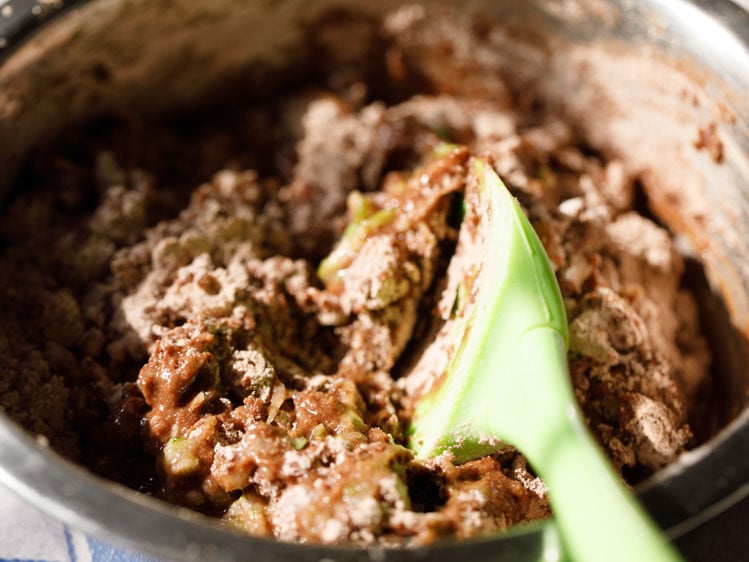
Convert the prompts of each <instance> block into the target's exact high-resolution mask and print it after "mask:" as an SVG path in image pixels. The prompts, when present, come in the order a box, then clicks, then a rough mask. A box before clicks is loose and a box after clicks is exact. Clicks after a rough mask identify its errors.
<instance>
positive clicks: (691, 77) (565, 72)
mask: <svg viewBox="0 0 749 562" xmlns="http://www.w3.org/2000/svg"><path fill="white" fill-rule="evenodd" d="M742 1H743V0H742ZM453 3H454V4H458V5H460V6H461V9H464V10H480V12H481V13H482V14H483V15H484V17H491V18H493V19H496V20H497V21H501V22H505V23H508V24H512V25H514V26H520V27H523V26H527V27H530V28H532V29H534V30H536V31H539V30H545V31H546V32H547V33H548V34H549V35H548V37H547V39H548V40H549V41H550V43H549V44H550V45H553V47H554V49H551V50H547V51H545V54H543V55H538V53H536V52H535V51H533V52H531V51H519V52H517V53H514V54H513V57H511V58H512V60H508V67H510V68H512V69H514V70H513V71H514V72H517V73H518V79H519V80H521V81H522V80H527V81H528V82H529V83H534V84H535V87H539V88H544V87H547V89H548V93H549V95H550V96H552V97H553V98H555V99H557V100H558V101H559V103H561V104H563V105H564V106H565V107H566V108H567V110H568V111H569V112H570V114H572V115H574V116H576V117H577V119H579V122H580V125H581V127H582V128H583V129H585V130H586V131H587V133H588V134H589V136H590V137H591V139H592V141H593V143H594V144H597V145H599V146H600V148H602V149H605V150H609V151H612V152H614V153H617V154H620V155H623V156H624V157H626V158H628V162H629V164H630V165H631V166H633V167H637V166H639V167H640V168H642V169H650V168H652V169H653V170H654V172H653V173H652V174H650V175H649V176H648V177H649V179H650V180H651V184H652V185H651V187H650V188H649V189H650V190H649V191H648V194H649V196H650V197H651V200H652V201H653V202H654V203H655V204H659V203H661V204H662V205H661V207H660V209H661V211H662V212H663V216H662V217H661V218H662V220H664V222H666V223H668V224H669V225H670V226H672V227H673V228H674V229H676V230H677V231H680V232H681V233H682V235H683V240H684V244H685V248H686V249H687V251H691V252H694V253H695V254H696V255H700V256H701V257H703V258H705V260H706V264H707V273H708V279H709V281H710V286H709V288H710V289H711V290H714V291H716V292H719V293H720V295H721V296H722V299H723V302H724V303H725V305H726V310H721V309H720V307H719V306H716V307H713V308H711V307H710V306H708V305H706V308H707V311H708V313H710V314H709V315H712V318H713V322H712V324H711V326H712V329H713V330H714V332H715V334H716V337H715V345H716V346H718V347H717V349H718V351H719V354H718V355H719V356H720V362H719V365H718V371H719V372H720V375H721V377H722V380H723V384H724V386H725V388H726V407H727V408H728V409H733V413H734V414H736V415H737V416H738V417H735V419H733V421H732V422H731V423H730V424H729V425H728V426H727V427H725V428H724V429H723V430H722V432H721V433H720V434H719V435H718V436H717V437H716V438H715V439H713V440H712V441H711V442H709V443H707V444H706V445H704V446H702V447H700V448H699V449H697V450H695V451H693V452H691V453H689V454H687V455H685V456H684V458H683V459H682V460H680V462H678V463H676V464H675V465H673V466H671V467H669V468H668V469H666V470H664V471H662V472H661V473H659V474H658V475H657V476H656V477H654V478H652V479H651V480H650V481H648V482H646V483H645V484H644V485H642V486H641V487H640V488H639V489H638V491H639V494H640V497H641V499H642V500H643V501H644V502H645V504H646V506H647V507H648V508H649V509H650V510H651V512H652V513H653V514H654V515H655V516H656V518H657V519H658V521H659V522H660V523H661V524H662V525H663V526H664V527H665V528H667V529H668V530H669V533H670V534H671V535H672V536H677V535H681V534H683V533H684V532H686V531H687V530H689V529H690V528H692V527H694V526H696V525H698V524H700V523H701V522H703V521H704V520H705V519H709V518H710V517H712V516H714V515H715V514H716V513H718V512H720V511H722V510H725V509H728V508H729V506H730V505H731V504H732V503H733V502H735V501H738V500H739V499H740V498H741V497H743V496H745V495H746V494H747V493H748V492H749V485H748V484H747V482H749V410H747V409H746V406H747V395H748V393H749V390H748V389H749V383H748V379H747V375H746V373H747V365H748V364H747V357H748V356H747V355H746V343H745V342H746V330H747V326H749V296H748V295H749V96H747V92H749V15H748V14H747V12H745V11H744V10H743V9H741V8H740V7H739V6H738V5H737V4H735V3H733V2H731V1H730V0H715V1H709V2H708V1H704V0H693V1H686V0H644V1H639V2H635V1H634V0H615V1H611V2H606V1H603V0H565V1H563V2H543V1H537V2H528V3H517V2H512V1H510V0H507V1H506V2H479V1H476V0H472V1H470V2H468V3H460V2H458V1H457V0H455V1H454V2H453ZM157 4H159V3H154V2H148V1H146V0H91V1H89V2H85V3H80V4H79V5H78V6H76V7H72V8H67V9H66V10H65V11H64V13H62V14H60V15H59V16H57V17H55V18H54V19H51V20H49V21H47V22H46V24H45V25H44V26H43V27H42V28H41V29H40V30H39V31H38V32H36V33H33V34H30V33H29V32H28V30H26V31H25V32H24V34H23V35H22V36H19V37H20V39H19V42H18V43H17V44H13V45H10V46H9V47H8V48H5V49H3V50H2V51H0V57H2V59H0V187H3V186H7V184H8V182H9V181H10V179H11V177H12V172H13V170H14V169H15V168H16V166H17V164H18V162H19V161H20V159H21V158H22V157H23V155H24V153H25V152H26V151H27V150H28V149H29V148H30V147H32V146H34V145H35V144H37V143H38V142H40V141H42V140H43V139H45V138H48V137H49V136H51V135H54V133H55V132H57V131H59V130H60V129H61V128H62V127H63V126H64V125H65V124H67V123H70V122H72V121H75V120H78V119H82V118H84V117H85V116H87V115H90V114H92V113H96V112H102V111H107V110H110V109H116V108H117V107H122V106H127V107H130V108H134V109H137V110H140V111H143V112H153V111H163V110H166V109H169V110H173V109H175V108H188V107H190V106H191V105H193V104H195V103H197V102H198V101H199V100H200V99H205V98H210V97H212V96H216V95H218V94H219V93H220V90H221V88H222V87H223V86H224V85H226V84H229V83H232V80H235V78H236V76H237V75H238V74H239V73H240V72H248V73H249V76H251V77H255V78H256V79H258V80H259V79H260V78H261V77H262V78H264V77H266V75H272V74H273V70H274V69H277V68H281V67H283V66H284V65H287V64H288V62H289V60H292V61H293V60H294V59H295V58H297V59H299V60H301V59H302V58H303V56H304V53H303V50H302V49H301V43H300V41H301V38H300V34H299V28H298V27H297V23H298V22H299V21H313V20H314V19H315V18H316V17H317V16H318V15H319V14H321V13H323V12H324V11H325V10H327V9H330V8H331V7H333V6H341V5H343V6H347V7H350V8H352V9H356V10H362V11H365V12H367V13H369V14H373V13H379V12H382V11H385V10H386V9H388V8H390V7H392V6H393V5H396V4H398V2H395V1H394V0H388V1H385V2H381V3H363V2H355V1H353V0H352V1H345V0H319V1H317V2H304V1H301V0H282V1H278V2H275V3H269V2H264V1H259V0H257V1H239V0H216V1H214V2H211V3H206V2H199V1H189V0H179V1H175V2H173V3H172V6H171V7H170V8H169V10H167V11H164V10H162V8H161V6H159V5H157ZM248 29H250V30H252V34H248V33H247V30H248ZM134 30H137V33H135V32H134ZM134 35H135V36H137V37H138V39H139V42H138V43H133V41H132V37H133V36H134ZM0 36H2V33H0ZM196 37H198V38H200V40H196ZM185 52H187V53H189V54H188V55H185ZM598 52H602V53H605V54H606V56H605V57H598V55H597V53H598ZM515 55H517V57H519V58H516V57H515ZM523 56H528V57H529V58H528V59H523ZM534 57H535V58H534ZM102 60H103V61H105V62H107V64H111V65H112V68H113V69H115V72H114V74H113V79H112V80H111V81H109V82H106V83H100V82H96V81H94V80H92V79H91V77H90V75H89V73H87V69H88V68H90V65H91V64H92V63H93V62H94V61H102ZM253 61H254V63H253ZM637 61H640V63H639V65H638V64H636V63H637ZM251 63H252V64H251ZM583 63H585V64H587V66H582V65H583ZM259 68H262V69H263V70H262V73H260V72H259V71H258V69H259ZM652 68H658V69H660V68H663V69H664V72H663V74H658V73H657V72H655V73H654V72H653V71H652ZM60 76H64V77H65V79H62V80H61V79H60V78H59V77H60ZM654 76H655V78H654ZM539 80H546V84H547V85H546V86H544V85H543V84H539V83H538V82H539ZM154 83H156V84H158V89H154V87H153V86H154ZM593 85H595V88H596V89H595V91H594V88H593ZM680 89H686V90H688V93H689V94H690V96H694V97H693V98H692V97H688V96H685V93H684V92H683V91H680ZM154 91H158V94H159V95H158V96H155V95H154ZM628 92H629V93H632V92H635V93H637V92H644V94H643V95H641V96H640V97H639V98H638V97H637V96H635V97H634V98H628V97H627V95H628ZM593 94H598V95H603V94H605V95H606V96H608V97H609V98H610V100H611V103H612V104H613V106H615V107H616V109H617V111H616V112H613V113H612V115H613V117H612V119H611V120H610V121H601V120H600V119H593V118H592V117H593V115H592V113H591V112H590V110H589V109H590V103H591V100H592V99H596V98H594V97H592V96H593ZM633 99H634V100H638V101H640V102H642V108H641V107H639V106H637V104H632V103H631V102H632V100H633ZM694 100H697V101H696V103H695V102H694ZM656 102H658V103H665V104H668V107H671V108H675V109H676V110H678V111H675V113H676V114H678V115H679V117H678V118H677V117H674V118H671V117H670V116H669V115H660V114H659V113H658V111H657V109H658V107H659V106H658V103H656ZM731 116H732V117H731ZM711 121H712V122H715V123H716V124H717V127H718V131H719V134H720V135H721V140H722V141H723V145H724V161H723V163H722V164H717V163H715V162H713V161H711V160H710V158H708V157H707V155H705V154H704V153H700V152H698V151H696V150H693V147H692V148H690V146H692V140H693V138H694V136H693V135H694V134H696V131H697V129H696V125H695V124H705V123H708V122H711ZM614 133H616V134H614ZM690 135H691V136H690ZM612 139H617V140H613V141H612ZM635 149H637V150H635ZM664 151H665V152H664ZM672 158H673V159H675V160H674V161H676V160H678V163H679V164H680V165H679V166H671V167H668V166H666V167H665V168H664V165H665V164H667V163H668V161H669V160H670V159H672ZM682 159H683V162H682ZM682 164H683V165H682ZM664 169H665V170H666V171H662V170H664ZM659 170H660V172H659ZM682 186H687V187H689V189H690V190H692V191H694V192H695V193H699V194H700V196H701V197H702V198H703V199H704V201H706V202H707V205H708V207H709V208H707V209H705V208H702V209H701V211H703V213H702V214H700V213H698V212H697V211H695V210H694V209H691V208H689V207H683V208H680V209H679V212H677V213H671V214H669V213H668V212H667V211H668V209H667V205H666V204H665V202H664V201H665V199H666V197H665V195H664V194H671V195H673V194H674V193H676V194H678V193H680V188H681V187H682ZM660 197H662V198H663V200H661V199H659V198H660ZM656 210H658V209H656ZM711 310H712V311H713V312H710V311H711ZM742 410H743V413H740V411H742ZM0 480H1V481H2V482H3V483H5V484H7V485H9V486H10V487H11V488H13V489H14V490H16V491H17V492H18V493H19V494H20V495H21V496H23V497H24V498H26V499H28V500H29V501H30V502H32V503H34V504H35V505H37V506H39V507H41V508H42V509H43V510H45V511H47V512H48V513H50V514H52V515H53V516H55V517H59V518H61V519H64V520H66V521H69V522H70V523H71V524H73V525H75V526H78V527H80V528H82V529H84V530H86V531H88V532H91V533H93V534H95V535H99V536H104V537H106V538H110V539H112V540H114V541H115V542H118V543H121V544H126V545H129V546H132V547H135V548H138V549H141V550H143V551H145V552H149V553H152V554H156V555H158V556H162V557H165V558H171V559H175V560H187V559H209V560H214V559H215V560H241V559H253V560H286V559H296V560H321V559H324V558H328V559H331V560H419V559H430V560H432V559H436V560H439V559H446V560H452V559H454V558H468V559H471V560H489V559H492V560H496V559H498V558H499V557H502V559H503V560H529V559H537V558H538V557H539V556H540V554H541V552H542V551H543V547H544V542H543V536H544V532H546V531H545V529H547V528H548V526H546V525H545V524H536V525H531V526H528V527H526V528H524V529H521V530H516V531H514V532H512V533H510V534H509V535H508V536H507V537H504V538H499V539H486V540H481V541H470V542H467V543H463V544H446V545H435V546H433V547H429V548H425V549H415V550H407V551H404V550H393V551H381V550H369V551H366V550H355V549H336V548H323V547H313V546H299V545H286V544H278V543H275V542H272V541H266V540H261V539H254V538H251V537H244V536H238V535H235V534H232V533H229V532H227V531H226V530H224V529H221V528H219V527H217V526H216V525H215V524H214V523H213V522H211V521H209V520H208V519H206V518H203V517H200V516H198V515H195V514H193V513H189V512H186V511H182V510H176V509H174V508H172V507H169V506H165V505H163V504H161V503H160V502H157V501H154V500H152V499H150V498H146V497H143V496H140V495H138V494H136V493H135V492H133V491H131V490H128V489H125V488H123V487H121V486H118V485H115V484H112V483H110V482H104V481H102V480H100V479H98V478H96V477H94V476H92V475H90V474H89V473H88V472H86V471H85V470H83V469H81V468H79V467H77V466H73V465H72V464H70V463H68V462H66V461H64V460H63V459H61V458H59V457H58V456H57V455H55V454H54V453H53V452H50V451H49V450H47V449H46V448H45V447H44V446H41V445H39V444H38V443H37V442H35V441H34V440H33V439H32V438H30V437H29V436H27V435H25V434H24V433H23V432H21V431H20V430H19V429H18V428H17V427H16V426H15V425H14V424H13V423H12V422H10V421H9V420H8V419H7V418H5V417H4V416H0Z"/></svg>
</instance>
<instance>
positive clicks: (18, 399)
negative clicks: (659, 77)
mask: <svg viewBox="0 0 749 562" xmlns="http://www.w3.org/2000/svg"><path fill="white" fill-rule="evenodd" d="M370 31H371V32H372V36H373V37H376V38H377V40H376V41H374V40H373V43H372V47H371V48H372V51H373V54H376V55H377V57H376V58H375V57H373V58H372V62H371V64H372V68H369V69H367V70H366V71H364V70H362V71H361V72H356V71H355V70H352V69H347V70H346V71H342V72H340V73H338V74H336V75H335V76H333V77H332V78H330V79H329V80H327V81H325V82H320V81H318V82H314V81H313V82H311V83H310V84H309V86H307V87H304V88H294V89H293V91H289V92H287V93H284V94H283V95H279V96H278V97H277V98H275V99H273V100H271V101H268V102H266V103H263V104H261V105H242V106H238V107H236V108H232V109H231V110H230V111H226V112H223V113H222V112H213V113H210V114H207V115H205V116H202V117H195V118H192V119H191V120H190V121H189V122H186V121H184V120H183V121H179V120H171V121H170V120H165V121H164V122H160V123H153V122H148V123H146V122H142V121H139V120H138V119H137V118H135V117H132V116H113V117H111V118H108V119H105V120H99V121H97V122H95V123H93V124H90V125H87V126H85V127H79V128H77V129H75V130H71V131H69V132H68V133H66V134H65V136H64V137H63V138H62V139H60V140H59V141H58V142H56V143H53V144H52V145H51V146H50V147H48V148H46V149H45V150H42V151H39V152H38V153H37V154H36V155H35V156H34V158H32V159H31V161H30V162H29V163H28V165H27V166H26V168H25V171H24V173H23V174H22V175H21V178H20V180H19V187H20V188H22V189H19V192H18V195H17V196H15V197H14V198H13V199H12V200H11V201H10V202H9V204H8V206H7V208H6V210H5V213H4V216H3V218H2V221H1V222H0V231H1V232H2V238H3V249H2V257H1V261H0V294H2V302H3V306H2V310H3V312H2V315H3V318H2V322H0V368H1V372H2V376H1V377H0V404H1V405H2V407H3V408H4V409H5V410H6V411H7V412H8V413H9V414H10V415H11V416H12V417H14V418H15V419H16V420H18V421H19V422H20V423H22V424H23V425H24V426H25V427H26V428H27V429H28V430H29V431H31V432H33V433H36V434H40V435H43V436H45V437H46V438H47V439H48V440H49V442H50V443H51V445H52V446H53V447H55V448H56V449H57V450H59V451H60V452H62V453H64V454H66V455H67V456H69V457H71V458H73V459H75V460H78V461H80V462H82V463H83V464H85V465H86V466H88V467H90V468H91V469H93V470H95V471H96V472H98V473H101V474H104V475H106V476H108V477H111V478H114V479H116V480H119V481H121V482H124V483H126V484H128V485H130V486H132V487H135V488H137V489H140V490H142V491H144V492H147V493H150V494H153V495H155V496H157V497H160V498H163V499H165V500H167V501H170V502H174V503H177V504H181V505H185V506H188V507H191V508H193V509H196V510H198V511H201V512H204V513H207V514H209V515H214V516H216V517H220V518H221V520H222V521H224V522H225V523H226V524H227V525H231V526H234V527H237V528H240V529H242V530H244V531H246V532H248V533H251V534H254V535H260V536H274V537H276V538H278V539H280V540H284V541H301V542H322V543H354V544H362V545H367V544H373V543H380V544H384V545H401V544H421V543H426V542H429V541H432V540H435V539H437V538H440V537H457V538H467V537H472V536H477V535H481V534H486V533H492V532H496V531H498V530H502V529H504V528H506V527H507V526H509V525H513V524H516V523H521V522H524V521H529V520H533V519H538V518H542V517H545V516H547V515H548V514H549V510H548V506H547V503H546V499H545V488H544V485H543V483H542V482H541V481H540V480H539V479H538V478H536V477H535V475H534V474H533V472H532V468H531V467H529V466H527V465H526V463H525V461H524V459H523V458H522V456H520V455H519V454H518V453H516V452H515V451H514V450H513V449H512V448H508V449H506V450H503V451H501V452H499V453H498V454H495V455H492V456H488V457H486V458H483V459H481V460H478V461H474V462H470V463H467V464H464V465H461V466H455V465H453V463H452V462H451V459H450V458H448V457H447V456H443V457H440V458H437V459H434V460H432V461H429V462H426V463H421V462H415V461H413V460H412V455H411V453H410V452H409V451H408V449H406V448H405V446H404V444H405V431H406V428H407V425H408V420H409V416H410V410H411V405H412V403H413V401H414V400H415V399H416V398H418V397H419V396H421V395H422V394H423V393H424V392H425V391H426V390H428V389H429V387H430V385H431V384H432V382H433V381H434V380H435V379H437V378H438V377H439V375H440V374H441V373H442V371H443V370H444V368H445V366H446V364H447V361H448V358H449V355H450V352H451V346H452V345H453V344H454V342H452V341H450V339H449V338H448V337H447V334H449V333H450V329H449V327H450V323H451V321H452V315H453V313H454V311H455V309H456V306H458V305H459V303H460V299H461V298H465V295H464V294H463V293H462V292H461V288H460V287H461V280H462V278H463V277H464V276H465V274H466V272H465V270H464V269H463V268H462V264H463V263H465V262H469V261H471V260H470V259H468V258H467V256H468V255H470V252H471V251H472V248H471V247H470V246H471V245H470V243H468V244H463V245H458V244H457V240H458V232H459V230H460V228H461V227H462V226H463V225H462V224H461V219H462V205H463V199H464V195H465V194H466V190H470V189H472V187H471V182H470V181H468V170H469V169H470V162H471V158H473V157H474V156H482V157H485V158H488V160H489V161H490V162H491V163H492V165H493V166H494V167H495V169H496V170H497V172H498V173H499V174H500V175H501V176H502V178H503V179H504V181H505V182H506V184H507V185H508V187H509V188H510V189H511V190H512V191H513V193H514V194H515V195H516V196H517V197H518V199H519V200H520V202H521V204H522V205H523V207H524V208H525V209H526V210H527V212H528V214H529V217H530V218H531V221H532V223H533V224H534V227H535V228H536V230H537V231H538V232H539V234H540V237H541V239H542V241H543V242H544V245H545V246H546V249H547V252H548V254H549V256H550V257H551V259H552V262H553V264H554V266H555V267H556V273H557V277H558V279H559V283H560V285H561V288H562V291H563V294H564V297H565V299H566V306H567V312H568V316H569V320H570V340H571V341H570V357H569V359H570V370H571V373H572V377H573V382H574V385H575V388H576V392H577V397H578V399H579V401H580V403H581V405H582V409H583V411H584V413H585V415H586V417H587V420H588V423H589V425H590V427H591V429H592V430H593V432H594V433H595V434H596V435H597V437H598V438H599V439H600V441H601V443H602V445H603V447H604V448H605V450H606V451H607V452H608V454H609V456H610V458H611V459H612V461H613V463H614V464H615V466H616V467H618V468H619V469H620V470H621V471H622V473H623V474H624V475H625V477H627V478H628V479H629V480H630V481H632V482H635V481H637V480H638V479H640V478H642V477H643V476H646V475H648V474H650V473H652V472H653V471H656V470H658V469H659V468H661V467H663V466H665V465H666V464H668V463H669V462H671V461H673V460H674V459H675V458H676V457H677V456H678V455H679V454H680V453H681V452H683V451H684V450H685V449H686V448H688V447H689V446H691V445H693V444H694V439H693V437H692V432H691V430H690V424H689V422H690V420H691V419H692V416H693V415H694V412H695V411H696V407H697V405H696V396H697V393H698V392H699V391H701V390H704V389H705V388H707V387H709V385H710V380H709V372H708V367H709V354H708V351H707V347H706V344H705V341H704V340H703V338H702V336H701V335H700V333H699V330H698V324H699V322H698V315H697V307H696V305H695V302H694V299H693V297H692V296H691V295H690V294H689V293H688V292H686V291H685V290H684V289H683V288H682V275H683V269H684V265H683V262H682V259H681V257H680V256H679V254H678V253H677V251H676V249H675V246H674V242H673V240H672V238H671V236H670V235H669V233H668V232H667V231H666V230H664V229H663V228H661V227H660V226H658V225H657V224H656V223H654V222H653V221H652V220H650V219H649V218H648V217H647V216H646V215H647V213H646V212H645V209H643V207H642V201H641V198H640V197H639V195H640V194H639V190H638V183H637V178H636V177H630V176H629V175H627V174H626V173H625V172H624V168H623V166H622V165H621V164H620V163H619V162H617V161H616V160H611V159H607V158H605V157H603V156H602V155H600V154H597V153H595V152H594V151H591V150H590V149H589V148H588V147H587V146H586V144H585V142H584V139H582V138H580V137H579V135H578V134H577V133H576V131H575V130H574V128H573V127H572V126H570V125H569V124H567V123H566V122H565V121H564V120H563V119H562V118H561V117H560V116H558V115H554V114H553V113H549V112H547V111H544V110H543V109H542V106H541V105H540V104H537V103H529V100H528V99H515V98H514V97H513V96H512V95H511V94H510V93H509V92H510V89H509V88H507V87H506V85H505V83H504V82H503V79H502V77H501V76H499V75H498V74H496V73H491V72H481V73H478V72H476V73H472V72H471V70H472V69H473V70H475V69H477V68H484V67H486V66H487V65H488V66H489V67H491V59H490V52H491V51H490V49H489V48H488V47H487V46H486V45H485V44H484V41H485V40H486V39H485V36H486V30H483V32H482V31H481V30H479V29H478V27H477V26H474V24H473V22H470V21H462V22H457V23H456V20H454V19H450V20H443V19H440V18H435V19H430V18H429V17H426V16H424V14H423V13H422V12H418V11H417V12H414V10H412V9H410V10H408V9H404V10H401V11H399V12H396V13H394V14H392V15H391V16H390V17H389V18H387V19H386V20H385V22H384V24H383V25H382V27H380V28H372V29H370ZM487 57H489V58H488V59H487ZM472 65H473V66H472ZM372 69H374V70H372ZM534 101H537V100H534ZM643 213H644V214H643ZM541 391H542V389H539V392H541Z"/></svg>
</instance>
